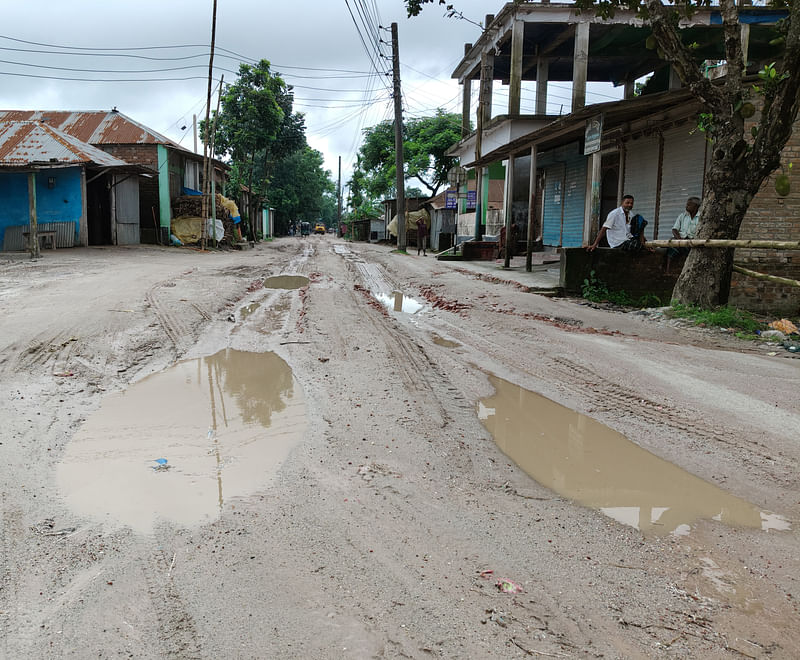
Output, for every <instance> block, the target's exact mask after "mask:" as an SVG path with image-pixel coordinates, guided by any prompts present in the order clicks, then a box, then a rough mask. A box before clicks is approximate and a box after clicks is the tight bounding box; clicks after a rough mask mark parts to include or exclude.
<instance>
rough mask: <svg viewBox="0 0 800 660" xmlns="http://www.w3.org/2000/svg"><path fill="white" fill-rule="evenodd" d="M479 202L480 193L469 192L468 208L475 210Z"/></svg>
mask: <svg viewBox="0 0 800 660" xmlns="http://www.w3.org/2000/svg"><path fill="white" fill-rule="evenodd" d="M477 201H478V193H477V191H475V190H467V208H468V209H474V208H475V205H476V203H477Z"/></svg>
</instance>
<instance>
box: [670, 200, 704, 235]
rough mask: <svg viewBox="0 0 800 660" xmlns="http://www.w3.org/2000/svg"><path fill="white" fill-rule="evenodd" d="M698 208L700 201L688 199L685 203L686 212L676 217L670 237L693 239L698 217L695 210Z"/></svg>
mask: <svg viewBox="0 0 800 660" xmlns="http://www.w3.org/2000/svg"><path fill="white" fill-rule="evenodd" d="M699 208H700V199H699V198H697V197H690V198H689V199H688V200H687V202H686V210H685V211H684V212H683V213H681V214H680V215H679V216H678V219H677V220H675V224H674V225H672V235H673V236H674V237H675V238H694V237H695V235H696V234H697V223H698V222H699V221H700V215H699V214H698V213H697V210H698V209H699Z"/></svg>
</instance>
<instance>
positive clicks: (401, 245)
mask: <svg viewBox="0 0 800 660" xmlns="http://www.w3.org/2000/svg"><path fill="white" fill-rule="evenodd" d="M392 79H393V80H394V151H395V156H394V164H395V169H396V170H397V184H396V186H395V187H396V188H397V195H396V197H397V249H398V250H405V249H406V190H405V181H404V179H405V172H404V171H403V103H402V98H401V96H400V49H399V47H398V44H397V23H392Z"/></svg>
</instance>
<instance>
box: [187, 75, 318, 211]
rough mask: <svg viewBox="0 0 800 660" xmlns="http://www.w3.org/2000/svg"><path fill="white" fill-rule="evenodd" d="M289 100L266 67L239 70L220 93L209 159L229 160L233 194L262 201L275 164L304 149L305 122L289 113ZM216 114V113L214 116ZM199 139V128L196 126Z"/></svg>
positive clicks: (280, 82) (282, 84) (290, 95)
mask: <svg viewBox="0 0 800 660" xmlns="http://www.w3.org/2000/svg"><path fill="white" fill-rule="evenodd" d="M293 103H294V94H293V92H292V88H291V86H289V85H287V84H286V83H285V82H284V80H283V79H282V78H281V77H280V75H278V74H276V73H273V72H272V70H271V68H270V63H269V61H267V60H264V59H262V60H261V61H259V62H258V63H257V64H254V65H250V64H240V65H239V74H238V78H237V80H236V82H235V83H233V84H231V85H228V86H226V87H225V90H224V92H223V94H222V98H221V99H220V105H221V109H220V112H219V115H217V117H216V121H217V125H216V135H215V141H214V142H215V150H214V151H215V155H217V156H221V157H227V158H229V159H230V160H231V167H232V170H231V180H232V181H231V182H232V184H233V189H234V190H236V189H238V186H239V185H245V186H247V187H248V188H250V190H251V191H252V192H253V193H254V195H255V196H256V197H260V196H263V195H264V194H265V191H266V186H267V181H268V180H269V177H270V175H271V174H272V171H273V170H274V166H275V164H276V163H277V162H278V161H280V160H281V159H282V158H285V157H287V156H289V155H290V154H292V153H294V152H296V151H297V150H299V149H302V148H303V147H304V145H305V118H304V116H303V115H302V113H295V112H293V111H292V106H293ZM215 114H216V113H215ZM201 132H202V134H203V135H204V136H205V132H206V126H205V122H203V123H202V125H201Z"/></svg>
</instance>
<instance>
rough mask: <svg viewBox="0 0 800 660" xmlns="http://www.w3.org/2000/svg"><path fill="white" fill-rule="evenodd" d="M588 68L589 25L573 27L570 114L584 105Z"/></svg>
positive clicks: (579, 24) (584, 23)
mask: <svg viewBox="0 0 800 660" xmlns="http://www.w3.org/2000/svg"><path fill="white" fill-rule="evenodd" d="M588 66H589V23H588V22H583V23H578V24H577V25H576V26H575V51H574V55H573V59H572V112H575V111H576V110H579V109H580V108H582V107H584V106H585V105H586V77H587V70H588Z"/></svg>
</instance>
